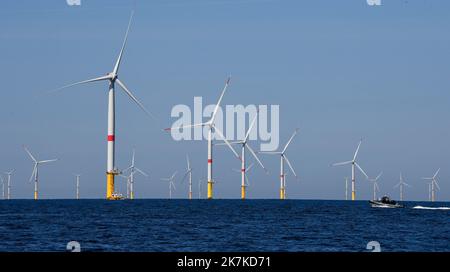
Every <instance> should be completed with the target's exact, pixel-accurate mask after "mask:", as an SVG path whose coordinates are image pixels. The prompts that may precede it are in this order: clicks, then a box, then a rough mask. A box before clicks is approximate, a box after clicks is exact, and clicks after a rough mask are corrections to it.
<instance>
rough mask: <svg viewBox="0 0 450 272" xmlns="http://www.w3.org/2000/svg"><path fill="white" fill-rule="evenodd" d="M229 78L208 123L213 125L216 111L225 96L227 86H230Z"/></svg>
mask: <svg viewBox="0 0 450 272" xmlns="http://www.w3.org/2000/svg"><path fill="white" fill-rule="evenodd" d="M230 80H231V77H228V79H227V81H226V83H225V87H223V90H222V93H221V95H220V97H219V101H217V104H216V107H215V108H214V111H213V114H212V116H211V119H210V120H209V123H211V124H213V123H214V119H215V118H216V114H217V111H218V110H219V107H220V103H221V102H222V99H223V96H224V95H225V92H226V91H227V88H228V85H229V84H230Z"/></svg>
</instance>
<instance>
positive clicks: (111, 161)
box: [56, 11, 154, 200]
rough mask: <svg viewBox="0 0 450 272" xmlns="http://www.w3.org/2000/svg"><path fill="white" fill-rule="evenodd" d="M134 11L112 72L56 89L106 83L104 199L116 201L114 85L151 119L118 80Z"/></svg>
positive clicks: (141, 105)
mask: <svg viewBox="0 0 450 272" xmlns="http://www.w3.org/2000/svg"><path fill="white" fill-rule="evenodd" d="M133 14H134V11H133V12H132V13H131V16H130V20H129V22H128V28H127V31H126V33H125V38H124V40H123V43H122V48H121V50H120V53H119V56H118V58H117V60H116V63H115V65H114V68H113V70H112V72H110V73H107V74H106V75H105V76H101V77H97V78H93V79H88V80H84V81H80V82H76V83H73V84H70V85H66V86H64V87H62V88H59V89H57V90H56V91H58V90H62V89H65V88H68V87H72V86H75V85H79V84H85V83H91V82H97V81H107V82H108V84H109V91H108V137H107V141H108V154H107V169H106V176H107V178H106V198H107V199H109V200H116V199H119V198H118V197H117V196H116V195H115V191H114V176H115V175H118V174H119V173H120V172H119V171H118V170H117V168H116V167H115V158H114V152H115V143H114V142H115V85H116V83H117V84H118V85H119V86H120V87H121V89H122V90H123V91H124V92H125V93H126V94H127V95H128V96H129V97H130V98H131V100H133V101H134V102H135V103H136V104H137V105H138V106H139V107H140V108H141V109H142V110H143V111H144V112H145V113H147V114H148V115H149V116H151V117H152V118H154V117H153V115H152V114H151V113H150V112H149V111H148V110H147V109H146V108H145V107H144V105H143V104H142V103H141V102H139V100H137V98H136V97H135V96H134V95H133V93H132V92H131V91H130V90H129V89H128V88H127V87H126V86H125V84H124V83H123V82H122V81H121V80H119V78H118V72H119V67H120V63H121V61H122V56H123V53H124V49H125V45H126V43H127V39H128V33H129V31H130V27H131V22H132V19H133Z"/></svg>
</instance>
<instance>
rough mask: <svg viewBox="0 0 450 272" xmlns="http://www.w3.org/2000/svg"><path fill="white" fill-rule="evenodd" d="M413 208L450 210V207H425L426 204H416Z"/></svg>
mask: <svg viewBox="0 0 450 272" xmlns="http://www.w3.org/2000/svg"><path fill="white" fill-rule="evenodd" d="M413 209H421V210H450V207H424V206H415V207H413Z"/></svg>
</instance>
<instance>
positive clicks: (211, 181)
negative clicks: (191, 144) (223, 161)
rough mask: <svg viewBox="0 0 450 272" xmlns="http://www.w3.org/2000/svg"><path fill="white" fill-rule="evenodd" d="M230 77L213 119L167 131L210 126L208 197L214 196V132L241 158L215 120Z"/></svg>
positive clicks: (228, 81) (167, 129)
mask: <svg viewBox="0 0 450 272" xmlns="http://www.w3.org/2000/svg"><path fill="white" fill-rule="evenodd" d="M230 79H231V78H230V77H228V79H227V81H226V83H225V87H224V88H223V90H222V93H221V95H220V97H219V100H218V101H217V104H216V107H215V108H214V111H213V113H212V116H211V119H209V121H208V122H206V123H199V124H190V125H183V126H179V127H172V128H166V129H165V130H166V131H172V130H179V129H186V128H193V127H207V128H208V181H207V182H208V194H207V198H208V199H212V198H213V184H214V179H213V167H212V164H213V148H212V134H213V133H217V134H219V136H220V137H221V138H222V139H223V141H224V142H225V143H226V144H227V146H228V147H229V148H230V150H231V151H232V152H233V154H234V155H235V156H236V157H237V158H238V159H239V160H240V159H241V158H240V157H239V155H238V154H237V153H236V151H235V150H234V148H233V147H232V146H231V144H230V142H229V141H228V140H227V139H226V138H225V136H224V135H223V133H222V132H221V131H220V130H219V129H218V128H217V127H216V125H215V123H214V121H215V119H216V116H217V111H218V110H219V107H220V103H221V102H222V99H223V96H224V95H225V92H226V91H227V88H228V85H229V84H230Z"/></svg>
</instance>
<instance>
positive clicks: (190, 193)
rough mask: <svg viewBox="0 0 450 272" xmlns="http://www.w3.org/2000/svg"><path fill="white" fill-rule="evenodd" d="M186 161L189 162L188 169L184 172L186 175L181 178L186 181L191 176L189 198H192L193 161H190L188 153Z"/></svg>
mask: <svg viewBox="0 0 450 272" xmlns="http://www.w3.org/2000/svg"><path fill="white" fill-rule="evenodd" d="M186 163H187V170H186V173H184V177H183V179H182V180H181V182H184V181H185V180H186V178H187V177H189V194H188V198H189V199H192V170H193V169H192V168H191V162H190V161H189V155H186Z"/></svg>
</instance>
